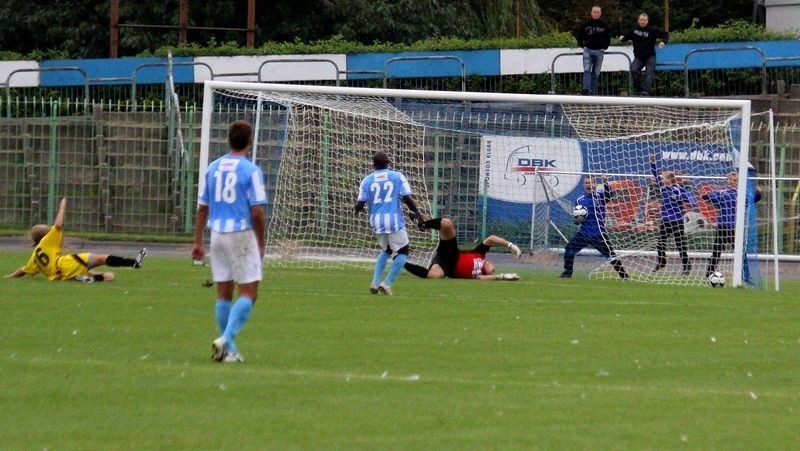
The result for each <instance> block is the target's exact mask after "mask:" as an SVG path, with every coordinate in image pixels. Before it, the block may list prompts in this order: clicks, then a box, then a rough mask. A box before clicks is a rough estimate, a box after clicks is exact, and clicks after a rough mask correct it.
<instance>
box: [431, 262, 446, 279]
mask: <svg viewBox="0 0 800 451" xmlns="http://www.w3.org/2000/svg"><path fill="white" fill-rule="evenodd" d="M443 278H444V270H442V268H441V267H440V266H438V265H433V266H431V268H430V269H428V279H443Z"/></svg>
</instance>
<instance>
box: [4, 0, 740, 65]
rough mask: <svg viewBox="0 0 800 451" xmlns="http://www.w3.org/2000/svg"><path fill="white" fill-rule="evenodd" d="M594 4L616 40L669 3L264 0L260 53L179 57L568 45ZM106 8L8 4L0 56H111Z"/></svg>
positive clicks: (158, 37)
mask: <svg viewBox="0 0 800 451" xmlns="http://www.w3.org/2000/svg"><path fill="white" fill-rule="evenodd" d="M189 3H190V11H189V24H190V26H197V27H222V28H238V29H242V28H245V27H246V16H247V0H205V1H202V2H201V1H190V2H189ZM596 3H601V4H602V6H603V15H604V18H605V19H606V21H608V22H609V24H610V25H611V26H612V29H613V30H614V32H615V33H616V32H622V31H625V30H627V29H629V28H630V27H632V26H633V25H634V24H635V19H636V15H637V14H638V13H639V12H640V11H645V12H648V13H649V14H650V17H651V23H653V24H656V25H661V24H663V20H664V1H663V0H605V1H603V2H597V0H559V1H558V2H552V1H541V0H491V1H488V0H271V1H269V2H265V1H259V2H257V6H256V16H257V17H256V46H257V47H260V50H256V49H243V48H242V47H243V45H244V43H245V34H244V33H243V32H241V31H208V30H190V31H189V33H188V39H189V42H190V43H194V44H191V45H189V46H184V47H183V50H184V52H185V53H192V52H195V53H199V52H201V51H202V50H201V49H202V48H205V49H217V50H222V49H224V50H225V52H231V53H233V52H240V53H247V52H252V53H263V52H264V51H272V50H275V49H278V50H280V49H283V50H284V52H280V53H286V52H287V51H289V50H292V49H294V50H296V51H295V53H307V52H309V51H320V50H324V49H341V48H342V47H346V48H359V47H360V46H361V47H363V48H365V49H371V50H372V51H383V50H382V49H388V48H393V49H398V48H400V49H414V48H427V47H430V45H432V44H440V45H443V46H444V48H442V49H443V50H449V49H453V48H454V47H457V48H461V49H470V48H486V46H487V45H498V44H500V43H506V44H508V45H510V47H512V48H516V47H517V46H519V45H523V46H524V45H529V43H528V41H529V40H535V39H541V40H544V41H548V40H549V41H553V42H558V43H563V41H566V40H568V39H565V36H567V34H565V33H560V34H559V33H558V31H561V32H567V33H568V32H571V31H572V30H574V29H575V28H576V27H577V25H578V24H579V23H580V22H581V21H582V20H584V19H585V18H586V17H587V14H588V11H589V9H590V8H591V6H592V5H593V4H596ZM669 3H670V24H671V30H685V29H697V28H699V27H704V26H716V25H718V24H720V23H723V22H725V21H727V20H729V19H749V17H750V14H751V12H752V9H751V8H752V1H751V0H726V1H725V2H720V1H719V0H670V2H669ZM110 4H111V2H110V0H4V1H3V2H0V23H2V24H3V26H2V27H0V49H2V52H0V57H3V58H9V57H17V56H20V57H26V58H34V59H42V58H90V57H95V58H96V57H106V56H108V54H109V42H110V19H109V10H110ZM178 13H179V0H159V1H154V0H137V1H133V0H121V23H123V24H126V25H132V24H145V25H177V23H178ZM478 40H480V42H479V41H478ZM498 40H500V41H498ZM507 40H512V42H510V43H509V41H507ZM177 43H178V32H177V30H165V29H154V28H147V29H144V28H131V27H128V26H126V27H124V28H122V29H121V32H120V47H119V54H120V55H122V56H126V55H137V54H147V53H153V52H156V51H157V49H159V48H163V47H164V46H170V47H176V46H177ZM229 43H233V44H232V45H231V44H229ZM543 46H547V45H543ZM495 48H497V47H495ZM192 49H194V50H192ZM297 49H300V50H299V51H298V50H297ZM339 51H340V50H339ZM225 52H223V53H225Z"/></svg>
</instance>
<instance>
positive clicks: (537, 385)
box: [2, 354, 800, 400]
mask: <svg viewBox="0 0 800 451" xmlns="http://www.w3.org/2000/svg"><path fill="white" fill-rule="evenodd" d="M2 360H5V361H17V360H19V359H17V358H16V357H15V356H14V355H13V354H12V355H10V356H9V355H7V356H3V357H2ZM142 360H143V361H144V360H146V359H144V358H143V359H142ZM25 362H26V363H31V364H40V365H47V366H50V365H54V366H59V367H61V366H64V365H92V366H96V367H109V368H123V367H127V366H130V365H128V364H121V363H116V362H110V361H103V360H97V359H85V360H79V361H78V360H63V359H50V358H43V357H37V358H34V359H31V360H25ZM131 365H132V363H131ZM147 365H148V366H149V367H151V368H153V367H154V368H158V369H159V370H162V371H170V372H178V376H179V377H185V373H186V372H187V371H191V372H197V371H203V372H205V373H215V374H218V375H219V376H220V377H221V378H223V377H225V376H226V375H229V374H230V373H227V372H225V373H219V371H220V370H221V369H222V368H225V369H228V370H236V369H240V370H242V371H245V372H247V374H256V375H258V374H260V375H262V376H277V377H286V376H291V377H300V378H308V379H330V380H333V381H337V380H338V381H343V382H350V381H354V380H356V381H367V382H383V381H387V382H400V383H429V384H430V383H433V384H443V385H465V386H468V385H482V386H488V387H492V388H493V389H494V388H496V387H529V388H534V389H539V390H544V391H550V392H557V391H560V390H571V391H586V390H592V391H600V392H617V393H655V394H663V393H670V392H671V393H675V394H678V395H682V396H718V397H748V398H751V399H753V400H758V399H762V398H777V399H784V400H799V399H800V392H793V393H790V392H782V391H779V392H776V391H753V390H749V389H742V390H720V389H713V388H700V387H663V386H661V387H656V386H632V385H620V384H613V383H609V384H573V383H561V382H559V381H549V382H542V381H508V380H485V379H464V378H444V377H437V376H426V375H420V374H407V375H394V374H391V373H390V372H389V371H388V370H387V371H385V372H384V373H381V374H377V373H376V374H365V373H355V372H346V373H341V372H333V371H320V370H309V369H289V368H253V367H251V366H249V365H248V364H247V363H244V364H236V365H226V364H219V363H213V362H209V363H208V365H201V366H189V364H188V363H186V364H180V363H157V362H148V363H147Z"/></svg>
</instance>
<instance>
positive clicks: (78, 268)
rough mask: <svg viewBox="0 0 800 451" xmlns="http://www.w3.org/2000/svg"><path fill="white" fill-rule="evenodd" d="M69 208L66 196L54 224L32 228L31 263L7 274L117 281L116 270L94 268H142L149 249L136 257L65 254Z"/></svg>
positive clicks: (82, 253)
mask: <svg viewBox="0 0 800 451" xmlns="http://www.w3.org/2000/svg"><path fill="white" fill-rule="evenodd" d="M66 208H67V198H66V197H65V198H63V199H61V203H60V204H59V205H58V213H57V214H56V220H55V222H54V223H53V226H52V227H48V226H47V224H37V225H35V226H33V228H31V238H32V239H33V246H34V249H33V253H32V254H31V257H30V258H29V259H28V263H27V264H26V265H25V266H23V267H21V268H19V269H17V270H16V271H14V272H12V273H11V274H8V275H7V276H6V278H9V277H22V276H24V275H26V274H27V275H30V276H35V275H36V274H39V273H42V275H44V276H45V277H47V278H48V279H50V280H77V281H80V282H110V281H112V280H114V278H115V277H114V273H113V272H94V271H92V269H94V268H96V267H98V266H102V265H106V266H128V267H131V268H137V269H138V268H141V267H142V260H143V259H144V256H145V255H147V249H146V248H144V249H142V250H141V251H139V254H138V255H137V256H136V258H124V257H117V256H116V255H106V254H90V253H88V252H81V253H78V254H66V255H62V250H61V240H62V239H63V237H64V211H65V210H66Z"/></svg>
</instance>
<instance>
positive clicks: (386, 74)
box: [383, 55, 467, 91]
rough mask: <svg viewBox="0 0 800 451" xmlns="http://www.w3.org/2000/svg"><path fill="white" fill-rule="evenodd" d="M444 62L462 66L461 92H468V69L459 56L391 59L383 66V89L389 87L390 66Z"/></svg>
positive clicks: (400, 57)
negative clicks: (407, 62) (421, 62)
mask: <svg viewBox="0 0 800 451" xmlns="http://www.w3.org/2000/svg"><path fill="white" fill-rule="evenodd" d="M443 60H451V61H456V62H458V64H459V65H460V66H461V91H466V90H467V67H466V64H464V60H462V59H461V58H459V57H457V56H452V55H441V56H438V55H428V56H397V57H394V58H389V59H388V60H386V62H385V63H384V64H383V87H384V88H386V87H387V80H388V78H389V65H391V64H392V63H397V62H401V61H443Z"/></svg>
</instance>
